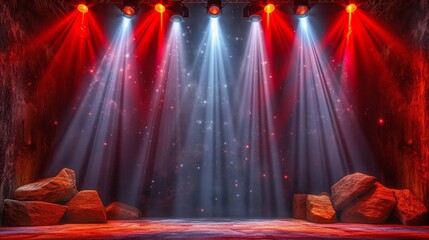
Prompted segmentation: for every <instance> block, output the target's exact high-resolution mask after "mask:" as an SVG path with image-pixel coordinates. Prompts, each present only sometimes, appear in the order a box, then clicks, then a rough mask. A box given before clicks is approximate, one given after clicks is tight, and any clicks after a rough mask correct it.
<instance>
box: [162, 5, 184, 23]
mask: <svg viewBox="0 0 429 240" xmlns="http://www.w3.org/2000/svg"><path fill="white" fill-rule="evenodd" d="M167 9H168V10H169V11H170V12H171V16H170V21H172V22H183V21H185V18H188V17H189V10H188V8H187V7H186V6H185V5H183V3H181V2H174V3H172V4H171V5H169V6H167Z"/></svg>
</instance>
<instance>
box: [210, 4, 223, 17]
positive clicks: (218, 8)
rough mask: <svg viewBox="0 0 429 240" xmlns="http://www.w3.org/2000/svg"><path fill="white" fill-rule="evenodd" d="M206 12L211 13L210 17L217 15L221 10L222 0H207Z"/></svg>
mask: <svg viewBox="0 0 429 240" xmlns="http://www.w3.org/2000/svg"><path fill="white" fill-rule="evenodd" d="M207 12H208V13H209V14H210V15H211V17H218V16H219V14H220V13H221V12H222V0H208V1H207Z"/></svg>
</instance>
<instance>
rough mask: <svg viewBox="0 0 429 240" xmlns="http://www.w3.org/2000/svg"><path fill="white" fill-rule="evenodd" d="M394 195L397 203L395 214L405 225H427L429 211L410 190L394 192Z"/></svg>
mask: <svg viewBox="0 0 429 240" xmlns="http://www.w3.org/2000/svg"><path fill="white" fill-rule="evenodd" d="M393 193H394V196H395V199H396V203H397V204H396V206H395V208H394V209H393V213H394V215H395V217H396V218H397V219H398V220H399V221H401V223H402V224H403V225H412V226H418V225H425V224H426V223H427V217H428V209H427V208H426V206H425V205H424V204H423V203H422V202H421V201H420V200H419V199H418V198H417V197H416V196H415V195H414V194H413V193H412V192H411V191H410V190H408V189H405V190H394V191H393Z"/></svg>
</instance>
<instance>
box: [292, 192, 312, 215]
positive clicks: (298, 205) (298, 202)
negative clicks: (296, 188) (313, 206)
mask: <svg viewBox="0 0 429 240" xmlns="http://www.w3.org/2000/svg"><path fill="white" fill-rule="evenodd" d="M307 195H308V194H294V195H293V203H292V208H293V217H294V218H297V219H306V218H307Z"/></svg>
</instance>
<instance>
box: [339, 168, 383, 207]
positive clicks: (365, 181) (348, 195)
mask: <svg viewBox="0 0 429 240" xmlns="http://www.w3.org/2000/svg"><path fill="white" fill-rule="evenodd" d="M376 181H377V180H376V179H375V177H372V176H368V175H365V174H363V173H353V174H349V175H347V176H345V177H343V178H342V179H341V180H340V181H338V182H337V183H335V184H334V185H332V188H331V191H332V204H333V206H334V208H335V210H337V211H340V210H342V209H343V208H344V207H346V206H347V205H348V204H349V203H351V202H352V201H353V200H355V199H356V198H358V197H359V196H362V195H363V194H365V193H366V192H368V191H369V190H371V189H372V188H373V186H374V183H375V182H376Z"/></svg>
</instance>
